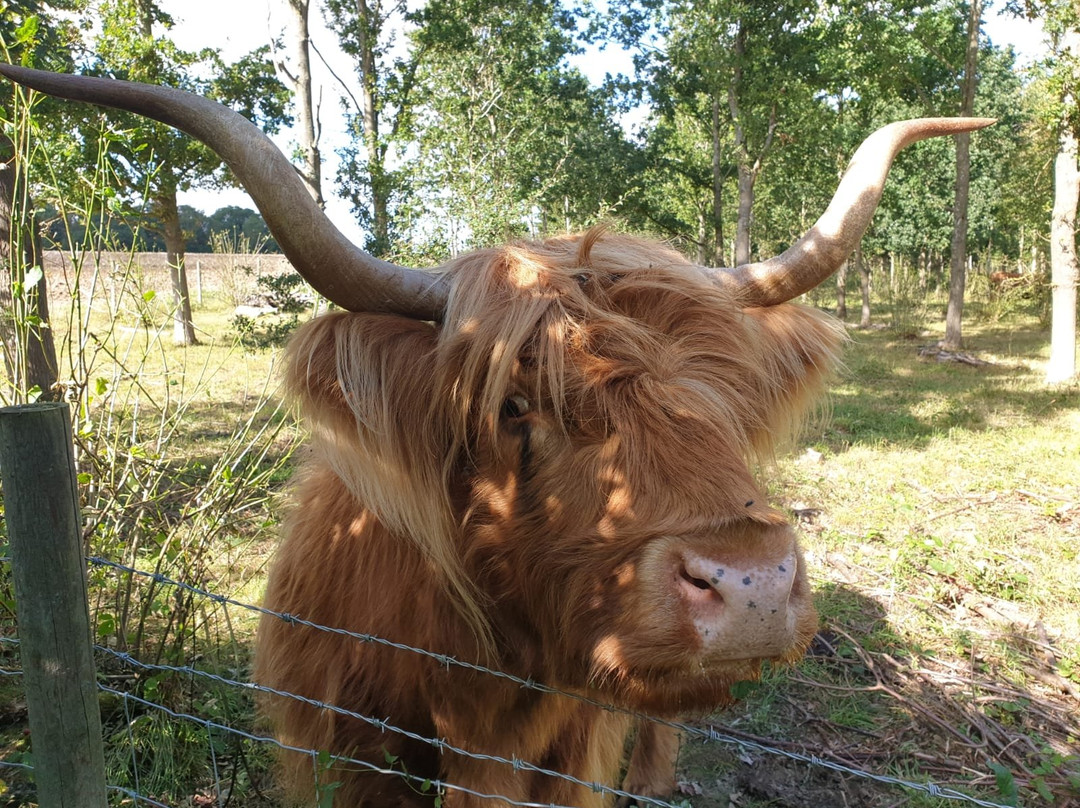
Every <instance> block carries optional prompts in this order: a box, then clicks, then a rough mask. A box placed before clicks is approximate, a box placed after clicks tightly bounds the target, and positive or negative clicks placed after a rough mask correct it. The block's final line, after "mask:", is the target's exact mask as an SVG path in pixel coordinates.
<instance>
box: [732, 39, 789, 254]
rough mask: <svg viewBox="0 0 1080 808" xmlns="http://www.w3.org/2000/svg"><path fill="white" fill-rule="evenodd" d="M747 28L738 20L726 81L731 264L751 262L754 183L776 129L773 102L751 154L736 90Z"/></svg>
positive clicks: (740, 75)
mask: <svg viewBox="0 0 1080 808" xmlns="http://www.w3.org/2000/svg"><path fill="white" fill-rule="evenodd" d="M746 37H747V31H746V27H745V26H744V25H743V23H742V22H741V21H740V22H739V29H738V31H737V32H736V34H735V47H734V50H735V67H734V69H733V70H732V72H731V83H730V84H728V107H729V109H730V111H731V123H732V126H733V128H734V136H735V159H736V162H737V164H738V173H739V202H738V205H739V207H738V218H737V219H736V220H735V261H734V263H733V264H732V265H733V266H742V265H743V264H748V263H750V228H751V225H752V224H753V214H754V184H755V183H756V182H757V178H758V175H759V174H760V173H761V166H762V162H763V161H764V159H765V154H766V152H768V151H769V148H770V147H771V146H772V141H773V136H774V135H775V133H776V124H777V120H776V105H775V104H774V105H773V107H772V109H771V110H770V111H769V124H768V128H767V130H766V133H765V142H764V143H762V144H761V148H760V149H759V150H758V152H757V155H756V156H751V154H750V144H749V138H748V135H747V133H746V127H745V126H744V125H743V118H742V110H741V107H740V104H739V91H740V85H741V84H742V58H743V55H744V54H745V53H746Z"/></svg>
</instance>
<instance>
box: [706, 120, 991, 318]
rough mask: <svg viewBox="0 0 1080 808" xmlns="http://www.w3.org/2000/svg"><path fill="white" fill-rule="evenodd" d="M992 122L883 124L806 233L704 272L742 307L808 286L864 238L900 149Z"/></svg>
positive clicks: (791, 294)
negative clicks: (762, 255) (773, 252)
mask: <svg viewBox="0 0 1080 808" xmlns="http://www.w3.org/2000/svg"><path fill="white" fill-rule="evenodd" d="M992 123H994V119H993V118H916V119H914V120H910V121H898V122H897V123H892V124H889V125H888V126H883V127H882V128H881V129H878V130H877V131H876V132H874V133H873V134H872V135H870V137H868V138H867V139H866V140H864V141H863V144H862V145H861V146H860V147H859V149H858V151H856V152H855V156H854V157H852V158H851V163H850V164H849V165H848V169H847V171H846V172H845V173H844V178H843V179H842V180H840V186H839V187H838V188H837V189H836V194H835V195H834V196H833V198H832V202H830V203H829V207H828V208H826V210H825V213H823V214H822V215H821V218H820V219H818V220H817V222H816V223H815V224H814V226H813V227H811V228H810V230H809V231H807V233H806V235H804V236H803V237H802V238H800V239H799V240H798V241H796V242H795V243H794V244H792V245H791V246H790V247H788V248H787V249H786V250H784V252H782V253H781V254H780V255H778V256H776V257H775V258H770V259H769V260H767V261H759V262H757V263H753V264H744V265H742V266H740V267H736V268H734V269H727V268H721V269H706V270H705V271H706V272H707V273H708V274H709V275H710V276H711V277H713V278H714V279H715V280H716V281H717V282H719V283H721V284H723V285H725V286H728V287H730V288H732V289H733V290H734V291H735V292H736V294H737V295H738V297H739V299H740V300H741V301H742V302H743V303H744V305H747V306H774V305H776V304H778V303H784V302H786V301H788V300H792V299H793V298H796V297H798V296H799V295H801V294H803V293H804V292H808V291H810V290H811V289H813V288H814V287H815V286H817V285H818V284H820V283H821V282H822V281H824V280H825V279H826V278H828V277H829V276H830V275H831V274H832V273H833V272H835V271H836V270H837V269H839V267H840V265H841V264H842V263H844V261H846V260H847V257H848V256H849V255H850V254H851V252H852V251H853V250H854V249H855V247H856V245H857V244H858V243H859V240H860V239H861V238H862V237H863V233H865V232H866V228H867V227H868V226H869V224H870V219H871V218H872V217H873V215H874V211H875V210H876V209H877V206H878V202H880V201H881V191H882V189H883V188H884V186H885V178H886V177H887V176H888V175H889V168H890V167H891V166H892V162H893V159H894V158H895V157H896V155H897V153H899V151H900V150H901V149H903V148H904V147H905V146H909V145H911V144H912V143H915V142H917V141H919V140H925V139H926V138H929V137H935V136H937V135H955V134H959V133H961V132H970V131H972V130H975V129H982V128H983V127H984V126H989V125H990V124H992Z"/></svg>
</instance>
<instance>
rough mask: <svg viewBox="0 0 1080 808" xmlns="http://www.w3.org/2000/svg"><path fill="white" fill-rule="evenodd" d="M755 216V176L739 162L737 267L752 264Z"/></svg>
mask: <svg viewBox="0 0 1080 808" xmlns="http://www.w3.org/2000/svg"><path fill="white" fill-rule="evenodd" d="M753 215H754V175H753V174H752V173H751V172H750V168H749V166H747V165H746V163H745V162H744V161H742V160H740V161H739V208H738V218H737V219H736V220H735V266H742V265H743V264H749V263H750V225H751V218H752V217H753Z"/></svg>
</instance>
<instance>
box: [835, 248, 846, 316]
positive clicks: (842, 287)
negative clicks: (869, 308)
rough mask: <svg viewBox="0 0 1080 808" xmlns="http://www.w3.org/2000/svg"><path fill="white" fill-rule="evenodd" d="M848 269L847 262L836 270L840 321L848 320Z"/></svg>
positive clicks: (837, 314) (837, 313) (837, 310)
mask: <svg viewBox="0 0 1080 808" xmlns="http://www.w3.org/2000/svg"><path fill="white" fill-rule="evenodd" d="M847 268H848V262H847V261H845V262H844V263H842V264H841V265H840V269H838V270H836V317H837V319H839V320H846V319H847Z"/></svg>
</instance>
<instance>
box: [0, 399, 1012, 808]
mask: <svg viewBox="0 0 1080 808" xmlns="http://www.w3.org/2000/svg"><path fill="white" fill-rule="evenodd" d="M10 409H15V408H10ZM20 409H21V408H20ZM65 418H66V416H65ZM2 432H3V429H2V428H0V436H2ZM3 471H4V484H5V495H7V493H8V490H9V476H8V472H9V470H8V469H7V468H6V464H5V468H4V469H3ZM7 511H8V514H10V513H11V506H10V503H9V504H8V507H7ZM9 530H10V522H9ZM13 549H14V541H13ZM37 550H38V551H41V548H37ZM14 555H16V554H15V553H14V552H13V556H14ZM79 559H80V561H81V562H82V567H81V569H80V570H79V571H78V574H79V576H80V577H81V578H82V580H81V581H78V582H77V583H78V584H79V586H82V587H85V579H86V576H85V572H86V570H87V569H88V568H89V569H97V570H107V571H111V572H113V573H115V574H116V575H118V576H130V578H131V579H141V580H142V581H144V582H145V583H146V584H147V585H150V586H154V587H171V588H173V589H175V590H176V591H177V592H183V593H185V594H186V595H189V596H193V597H197V598H201V599H204V600H205V601H207V602H209V603H211V604H215V605H216V606H219V607H220V608H221V609H222V610H224V611H225V612H226V613H227V612H228V610H229V609H230V608H233V609H240V610H244V611H247V612H249V613H252V614H254V615H258V616H259V617H260V618H266V617H269V618H272V619H275V620H280V621H283V622H285V623H287V624H290V625H293V626H298V627H306V628H308V629H314V630H317V631H320V632H327V633H329V634H333V635H336V636H338V637H341V638H343V639H344V640H346V641H349V642H356V643H362V644H368V645H377V646H381V647H384V648H388V649H392V650H393V651H394V652H396V653H403V654H417V655H420V656H423V657H426V658H429V659H431V660H434V661H435V662H437V663H438V664H439V665H440V666H442V667H445V668H447V669H449V668H454V667H457V668H462V669H466V670H469V671H472V672H475V673H479V674H482V675H485V676H491V677H493V678H496V679H499V680H501V681H504V682H510V683H512V684H514V685H516V686H518V687H521V688H523V689H528V690H532V691H536V692H539V693H543V694H548V695H557V696H560V697H563V698H568V699H573V700H576V701H579V702H583V703H585V704H588V705H591V706H593V707H598V708H600V709H603V710H606V711H609V712H614V713H621V714H625V715H627V716H629V717H632V718H633V719H635V720H637V721H644V722H650V723H654V724H658V725H662V726H665V727H669V728H673V729H675V730H677V731H678V732H680V733H682V735H683V737H684V739H687V740H690V741H698V742H703V743H715V744H723V745H731V746H735V747H737V748H739V749H740V750H744V751H747V752H753V753H757V754H760V755H773V756H778V757H782V758H786V759H789V760H792V761H795V762H798V763H801V764H805V765H808V766H812V767H820V768H824V769H829V770H831V771H834V772H838V773H840V774H843V775H847V776H851V777H856V778H862V779H866V780H872V781H875V782H877V783H881V784H885V785H889V786H895V787H897V788H903V789H909V790H911V791H913V792H918V793H922V794H925V795H928V796H930V797H935V798H938V799H941V800H946V801H953V802H956V803H961V804H969V805H977V806H984V807H985V808H1006V807H1005V806H1003V805H1001V804H1000V803H996V802H991V801H987V800H983V799H980V798H977V797H974V796H971V795H968V794H965V793H963V792H960V791H957V790H956V789H953V788H948V787H944V786H941V785H938V784H936V783H934V782H931V781H928V782H915V781H911V780H906V779H902V778H898V777H893V776H890V775H883V774H877V773H873V772H869V771H865V770H861V769H857V768H853V767H850V766H847V765H844V764H842V763H839V762H837V761H835V760H829V759H826V758H822V757H818V756H815V755H808V754H804V753H800V752H794V751H790V750H785V749H780V748H776V747H772V746H769V745H767V744H763V743H759V742H756V741H751V740H747V739H745V738H739V737H736V736H734V735H732V734H730V733H728V732H725V731H723V729H718V728H716V727H715V726H711V725H710V726H698V725H694V724H688V723H685V722H678V721H670V720H665V719H660V718H656V717H654V716H650V715H646V714H644V713H641V712H638V711H634V710H628V709H625V708H622V707H619V706H617V705H613V704H609V703H605V702H603V701H598V700H595V699H593V698H590V697H588V696H585V695H582V694H580V693H574V692H568V691H565V690H560V689H558V688H554V687H551V686H548V685H546V684H543V683H541V682H537V681H534V680H532V679H526V678H521V677H518V676H515V675H513V674H511V673H508V672H506V671H501V670H497V669H494V668H488V667H485V666H483V665H479V664H476V663H472V662H468V661H465V660H461V659H458V658H456V657H453V656H450V655H446V654H441V653H437V652H434V651H431V650H428V649H424V648H417V647H413V646H410V645H406V644H403V643H399V642H396V641H394V640H393V639H391V638H386V637H380V636H377V635H374V634H366V633H361V632H354V631H349V630H346V629H343V628H340V627H335V626H326V625H320V624H318V623H315V622H312V621H310V620H307V619H304V618H303V617H302V616H299V615H293V614H287V613H283V612H276V611H273V610H271V609H267V608H265V607H262V606H258V605H254V604H250V603H245V602H243V601H241V600H238V599H235V598H232V597H229V596H225V595H222V594H220V593H215V592H212V591H210V590H208V589H205V588H201V587H198V586H194V585H192V584H189V583H187V582H184V581H182V580H177V579H174V578H171V577H169V576H166V575H164V574H162V573H160V572H148V571H144V570H140V569H138V568H136V567H134V566H130V565H127V564H123V563H120V562H117V561H113V560H109V559H106V558H101V557H95V556H90V557H84V556H82V554H81V552H80V554H79ZM8 560H9V559H2V560H0V561H8ZM18 561H19V559H18V558H17V557H16V558H15V560H14V562H13V564H17V563H18ZM37 585H38V586H40V587H42V588H45V589H51V588H55V587H57V586H58V582H57V581H56V580H55V578H52V579H50V578H49V577H48V576H45V577H42V578H41V580H40V581H38V582H37ZM82 591H83V592H84V593H85V588H83V589H82ZM17 594H18V593H17ZM85 605H86V601H85V595H84V601H83V606H84V607H85ZM22 631H23V628H22V627H21V625H20V632H22ZM86 637H87V644H89V643H90V642H91V640H90V633H89V632H87V633H86ZM27 639H28V638H27V637H25V636H20V637H18V638H13V637H6V638H0V650H4V651H6V653H4V654H3V656H4V657H5V660H6V657H7V656H9V655H10V652H11V651H14V650H19V651H20V655H21V651H22V648H23V644H24V642H25V641H26V640H27ZM88 650H90V651H92V653H93V656H94V658H95V659H97V660H98V661H99V667H107V668H108V669H110V670H113V669H117V670H121V671H127V672H128V674H129V675H130V674H134V673H139V674H151V675H164V674H168V675H171V676H183V677H188V678H189V680H190V681H191V682H196V681H199V682H204V683H211V684H213V685H214V686H218V687H223V688H229V689H231V690H234V691H236V692H240V693H244V694H253V695H254V694H262V695H270V696H274V697H277V698H284V699H291V700H296V701H298V702H301V703H304V704H307V705H309V706H311V707H314V708H316V709H318V710H320V711H325V712H328V713H331V714H333V715H336V716H341V717H345V718H349V719H352V720H356V721H360V722H363V723H366V724H368V725H370V726H373V727H375V728H377V729H378V730H380V731H381V732H383V733H390V734H395V735H400V736H402V737H405V738H408V739H409V740H411V741H413V742H416V743H420V744H425V745H428V746H431V747H432V748H434V749H435V750H436V751H438V752H450V753H453V754H456V755H460V756H463V757H466V758H470V759H472V760H476V761H482V762H485V763H494V764H497V765H500V766H507V767H510V768H512V769H513V770H514V771H524V772H530V773H535V774H539V775H543V776H546V777H553V778H557V779H560V780H564V781H566V782H569V783H573V784H575V785H577V786H580V787H584V788H587V789H589V790H591V791H593V792H596V793H600V794H603V795H605V796H606V797H608V798H609V799H615V798H626V799H630V800H633V801H634V802H635V803H636V804H637V805H639V806H657V807H658V808H685V806H686V804H687V803H686V802H685V801H684V802H671V801H668V800H664V799H657V798H654V797H648V796H643V795H635V794H632V793H629V792H627V791H624V790H622V789H619V788H614V787H611V786H609V785H607V784H604V783H598V782H588V781H583V780H581V779H579V778H577V777H574V776H572V775H569V774H567V773H564V772H560V771H556V770H553V769H548V768H545V767H542V766H539V765H537V764H535V763H533V762H531V761H527V760H523V759H519V758H516V757H509V758H507V757H503V756H498V755H492V754H487V753H485V752H483V751H482V750H475V749H469V748H464V747H462V746H459V745H454V744H451V743H449V742H447V741H446V740H445V739H441V738H435V737H428V736H424V735H422V734H419V733H417V732H414V731H411V730H409V729H406V728H403V727H400V726H397V725H396V724H395V723H394V720H393V717H392V716H389V717H378V716H370V715H364V714H362V713H358V712H355V711H353V710H350V709H348V708H347V707H345V706H342V705H336V704H331V703H327V702H324V701H321V700H318V699H313V698H309V697H307V696H304V695H301V694H296V693H290V692H286V691H281V690H277V689H274V688H270V687H266V686H263V685H259V684H257V683H254V682H251V681H245V680H243V679H241V678H235V677H230V676H223V675H221V674H220V673H215V672H212V671H209V670H205V669H203V668H200V667H197V666H195V665H170V664H162V663H159V662H155V663H151V662H146V661H144V660H141V659H138V658H137V657H136V656H134V655H132V654H130V653H127V652H125V651H121V650H117V649H115V648H110V647H109V646H107V645H100V644H94V645H92V647H91V648H90V649H88ZM8 664H12V663H11V662H7V661H5V665H4V666H3V667H0V679H12V678H15V677H20V676H23V675H24V674H27V673H30V671H24V670H23V669H19V668H13V667H7V665H8ZM93 679H94V681H93V686H94V687H95V688H96V690H97V692H98V693H99V694H102V695H103V696H105V697H107V698H111V699H115V700H117V701H118V702H119V703H120V704H121V705H122V709H123V712H124V716H125V727H126V732H127V734H128V741H129V747H130V754H131V771H132V773H133V778H134V780H133V785H134V787H133V788H132V787H128V786H125V785H116V784H106V785H105V786H104V788H105V789H106V791H107V793H108V795H109V799H110V801H114V800H116V801H119V802H120V804H141V805H150V806H159V807H160V808H178V806H176V805H170V804H168V803H166V802H162V801H161V800H160V799H159V798H158V797H157V796H155V795H153V794H148V793H144V791H143V789H142V788H141V787H140V782H139V770H140V766H141V763H142V761H140V760H139V755H138V752H137V745H136V743H135V741H134V738H132V737H131V732H132V729H131V728H132V724H133V719H132V714H133V712H137V713H140V714H147V713H151V712H152V713H154V714H158V715H161V716H163V717H167V718H168V719H169V720H171V721H174V722H177V723H178V724H185V725H190V726H194V727H198V728H200V729H201V730H203V731H205V733H206V736H207V743H208V745H209V759H210V766H209V768H210V772H209V773H208V774H209V778H210V780H211V781H212V788H211V789H210V790H209V791H210V793H209V794H206V795H204V796H203V797H202V798H201V801H199V802H197V803H194V804H196V805H200V806H212V805H216V806H218V808H226V805H227V804H228V802H229V798H228V796H227V795H226V794H225V789H223V787H222V776H221V772H220V769H219V761H218V758H217V752H216V751H215V750H216V747H215V743H214V739H215V737H231V738H236V739H242V740H243V741H246V742H249V743H253V744H258V745H261V746H265V747H267V748H271V749H277V750H283V751H288V752H292V753H299V754H301V755H305V756H307V757H309V758H310V759H311V762H312V770H313V794H315V795H316V797H315V799H316V801H317V802H318V804H319V806H320V808H322V806H323V805H324V804H330V803H324V802H322V801H321V799H319V796H318V795H320V794H323V795H324V794H325V793H326V792H325V790H324V791H320V783H319V777H320V773H321V772H323V773H324V772H326V771H327V770H328V769H329V767H330V766H331V765H348V766H353V767H357V768H359V769H362V770H365V771H368V772H371V773H372V774H375V775H378V776H383V777H392V778H400V779H404V780H406V781H408V782H410V783H411V784H412V785H413V786H414V787H415V788H416V789H417V790H418V791H422V792H428V793H431V794H432V795H434V794H450V793H453V792H460V793H466V794H468V795H470V796H472V797H474V798H477V799H481V800H485V801H490V802H491V804H492V805H511V806H520V807H521V808H574V806H562V805H557V804H553V803H537V802H524V801H520V800H516V799H512V798H510V797H508V796H505V795H500V794H486V793H480V792H477V791H475V790H473V789H470V788H467V787H465V786H463V785H461V784H458V783H453V782H448V781H445V780H441V779H430V778H425V777H422V776H419V775H417V774H413V773H410V772H408V771H407V770H404V769H403V768H401V767H397V766H395V765H392V764H391V763H390V762H388V763H387V765H379V764H377V763H374V762H372V761H370V760H363V759H357V758H352V757H349V756H346V755H341V754H333V753H330V752H328V751H327V750H320V749H308V748H299V747H296V746H292V745H290V744H286V743H283V742H281V741H280V740H278V739H275V738H273V737H270V736H267V735H262V734H259V733H258V732H256V731H254V730H252V729H251V728H250V727H238V726H233V725H232V724H230V723H224V722H222V721H219V720H215V719H214V718H209V717H207V716H206V715H198V714H195V713H194V712H187V711H184V710H180V709H175V708H174V707H170V706H168V705H167V704H164V703H162V702H160V701H157V700H155V699H154V698H152V697H150V695H151V694H149V693H147V692H145V691H144V692H143V694H142V695H137V694H136V693H133V692H129V691H128V690H124V689H122V688H118V687H113V686H111V685H110V684H107V683H106V682H108V681H109V680H108V679H105V680H104V681H102V677H101V676H100V675H98V676H95V677H93ZM29 701H30V700H29V699H28V702H29ZM96 706H97V702H96V700H95V707H96ZM30 708H31V710H33V709H34V705H33V704H31V705H30ZM38 709H42V707H41V706H40V705H39V706H38ZM44 709H49V705H48V704H46V705H45V707H44ZM97 743H102V741H101V739H100V733H99V736H98V740H97ZM38 765H39V761H38V759H37V758H34V759H31V760H30V761H29V762H27V760H17V759H10V758H9V756H5V757H4V759H0V769H3V768H7V769H11V770H17V771H19V772H23V773H26V774H31V775H34V774H36V773H37V771H36V770H37V768H38ZM102 774H103V773H102ZM322 785H323V786H324V787H325V785H326V784H322ZM42 808H49V807H48V806H47V805H46V804H45V802H44V801H43V802H42Z"/></svg>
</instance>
